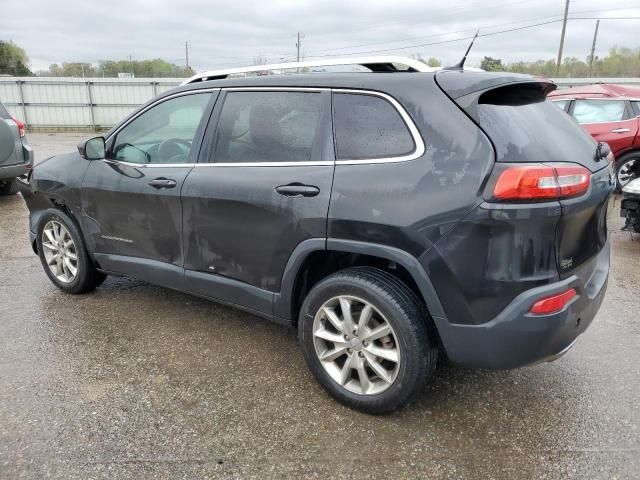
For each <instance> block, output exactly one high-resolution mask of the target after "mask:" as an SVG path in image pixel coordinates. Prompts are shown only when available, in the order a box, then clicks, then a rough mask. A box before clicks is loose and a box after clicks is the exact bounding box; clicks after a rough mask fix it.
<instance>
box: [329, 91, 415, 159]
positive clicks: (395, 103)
mask: <svg viewBox="0 0 640 480" xmlns="http://www.w3.org/2000/svg"><path fill="white" fill-rule="evenodd" d="M332 91H333V92H334V93H346V94H351V95H371V96H374V97H380V98H383V99H384V100H386V101H387V102H389V103H390V104H391V106H392V107H394V108H395V109H396V111H397V112H398V113H399V114H400V118H402V121H403V122H404V124H405V126H406V127H407V129H408V130H409V133H410V135H411V136H412V137H413V143H414V145H415V148H414V151H413V152H412V153H409V154H406V155H399V156H392V157H382V158H360V159H341V160H338V159H336V165H359V164H379V163H399V162H408V161H411V160H415V159H416V158H420V157H421V156H422V155H424V152H425V151H426V147H425V145H424V141H423V140H422V135H420V131H419V130H418V127H416V125H415V123H413V120H412V118H411V116H410V115H409V114H408V113H407V111H406V110H405V109H404V107H403V106H402V105H401V104H400V102H398V101H397V100H396V99H395V98H393V97H392V96H391V95H389V94H387V93H382V92H377V91H375V90H362V89H351V88H334V89H332ZM334 141H335V137H334Z"/></svg>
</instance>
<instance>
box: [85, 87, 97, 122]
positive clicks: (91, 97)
mask: <svg viewBox="0 0 640 480" xmlns="http://www.w3.org/2000/svg"><path fill="white" fill-rule="evenodd" d="M86 85H87V96H88V97H89V113H90V114H91V126H92V127H93V130H94V131H95V130H96V118H95V114H94V112H93V96H92V95H91V81H90V80H87V82H86Z"/></svg>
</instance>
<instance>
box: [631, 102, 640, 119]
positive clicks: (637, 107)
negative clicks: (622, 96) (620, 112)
mask: <svg viewBox="0 0 640 480" xmlns="http://www.w3.org/2000/svg"><path fill="white" fill-rule="evenodd" d="M631 105H633V114H634V115H635V116H640V102H631Z"/></svg>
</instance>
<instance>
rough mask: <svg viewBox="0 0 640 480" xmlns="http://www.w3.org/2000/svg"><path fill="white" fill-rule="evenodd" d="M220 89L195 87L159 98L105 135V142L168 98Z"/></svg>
mask: <svg viewBox="0 0 640 480" xmlns="http://www.w3.org/2000/svg"><path fill="white" fill-rule="evenodd" d="M219 90H220V88H200V89H194V90H187V91H185V92H178V93H174V94H171V95H167V96H166V97H162V98H158V99H157V100H156V101H155V102H153V103H150V104H149V105H147V106H146V107H145V108H143V109H142V110H140V111H139V112H136V114H135V115H134V116H133V117H131V118H130V119H129V120H127V122H126V123H123V124H122V125H120V126H119V127H118V128H117V130H114V131H113V132H111V133H110V134H109V136H107V137H105V139H104V141H105V142H107V141H109V140H110V139H111V137H113V136H114V135H117V134H118V133H119V132H120V130H122V129H123V128H124V127H126V126H128V125H129V124H130V123H131V122H133V121H134V120H135V119H136V118H138V117H139V116H140V115H142V114H143V113H145V112H146V111H147V110H149V109H151V108H153V107H155V106H156V105H159V104H161V103H164V102H166V101H167V100H171V99H173V98H176V97H183V96H186V95H197V94H198V93H212V92H217V91H219Z"/></svg>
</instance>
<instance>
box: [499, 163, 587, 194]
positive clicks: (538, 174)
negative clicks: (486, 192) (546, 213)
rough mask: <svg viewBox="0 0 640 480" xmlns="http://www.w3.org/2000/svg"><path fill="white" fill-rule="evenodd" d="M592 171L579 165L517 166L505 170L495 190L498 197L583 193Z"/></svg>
mask: <svg viewBox="0 0 640 480" xmlns="http://www.w3.org/2000/svg"><path fill="white" fill-rule="evenodd" d="M590 182H591V172H589V170H587V169H586V168H584V167H581V166H579V165H565V164H562V165H560V164H559V165H553V166H547V165H541V164H537V165H518V166H515V167H508V168H507V169H506V170H503V171H502V173H501V174H500V176H499V177H498V181H497V182H496V185H495V187H494V190H493V195H494V197H495V198H496V199H498V200H552V199H559V198H570V197H577V196H579V195H583V194H584V193H585V192H586V191H587V190H588V189H589V183H590Z"/></svg>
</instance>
